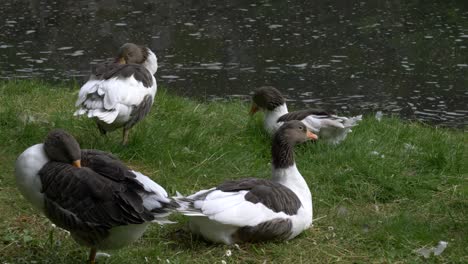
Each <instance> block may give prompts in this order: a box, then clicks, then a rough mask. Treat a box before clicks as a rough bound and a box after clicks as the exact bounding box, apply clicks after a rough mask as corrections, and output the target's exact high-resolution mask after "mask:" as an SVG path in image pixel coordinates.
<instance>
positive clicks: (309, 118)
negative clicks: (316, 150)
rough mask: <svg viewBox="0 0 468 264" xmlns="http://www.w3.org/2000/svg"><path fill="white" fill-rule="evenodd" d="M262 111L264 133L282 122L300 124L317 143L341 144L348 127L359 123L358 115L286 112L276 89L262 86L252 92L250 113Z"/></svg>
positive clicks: (272, 131) (319, 110) (359, 116)
mask: <svg viewBox="0 0 468 264" xmlns="http://www.w3.org/2000/svg"><path fill="white" fill-rule="evenodd" d="M259 110H261V111H264V112H265V117H264V120H263V122H264V127H265V130H266V131H267V132H268V133H270V134H273V133H275V132H276V130H278V128H279V127H281V125H282V124H283V123H284V122H286V121H291V120H299V121H302V122H303V123H304V124H305V125H306V126H307V127H308V128H309V129H310V130H311V131H312V132H314V133H317V134H318V136H319V137H320V140H321V141H325V142H327V143H331V144H338V143H340V142H341V141H343V140H344V139H345V138H346V136H347V134H348V133H349V132H351V128H352V127H353V126H356V125H357V123H358V122H359V121H360V120H362V115H358V116H354V117H349V118H348V117H343V116H336V115H333V114H329V113H327V112H326V111H325V110H322V109H306V110H301V111H295V112H288V107H287V106H286V100H285V98H284V97H283V95H282V94H281V92H280V91H278V90H277V89H276V88H274V87H271V86H264V87H260V88H258V89H256V90H255V91H254V95H253V97H252V107H251V109H250V114H251V115H253V114H255V113H256V112H257V111H259Z"/></svg>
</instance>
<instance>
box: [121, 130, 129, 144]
mask: <svg viewBox="0 0 468 264" xmlns="http://www.w3.org/2000/svg"><path fill="white" fill-rule="evenodd" d="M129 132H130V128H125V127H124V129H123V139H122V145H124V146H126V145H127V143H128V133H129Z"/></svg>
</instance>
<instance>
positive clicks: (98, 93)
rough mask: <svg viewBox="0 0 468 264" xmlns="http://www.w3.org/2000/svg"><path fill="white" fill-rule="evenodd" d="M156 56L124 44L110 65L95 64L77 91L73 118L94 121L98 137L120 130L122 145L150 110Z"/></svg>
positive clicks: (154, 83)
mask: <svg viewBox="0 0 468 264" xmlns="http://www.w3.org/2000/svg"><path fill="white" fill-rule="evenodd" d="M157 69H158V60H157V58H156V55H155V54H154V53H153V52H152V51H151V50H150V49H149V48H147V47H143V46H138V45H136V44H133V43H126V44H124V45H123V46H122V47H121V48H120V50H119V53H118V56H117V59H115V60H114V61H112V60H111V61H106V62H104V63H101V64H98V65H97V66H96V67H95V69H93V70H92V74H91V76H90V78H89V80H88V81H87V82H86V83H85V84H84V85H83V86H82V87H81V89H80V92H79V93H78V99H77V101H76V104H75V105H76V107H78V110H76V111H75V113H74V115H75V116H80V115H87V117H88V118H92V119H94V120H95V121H96V124H97V127H98V129H99V131H100V132H101V134H106V133H107V132H110V131H113V130H116V129H118V128H123V139H122V144H123V145H126V144H127V143H128V136H129V131H130V129H131V128H132V127H133V126H134V125H135V124H136V123H137V122H139V121H140V120H142V119H143V118H144V117H145V116H146V115H147V114H148V113H149V112H150V110H151V106H152V105H153V102H154V96H155V95H156V90H157V84H156V79H155V78H154V76H153V75H154V74H155V73H156V71H157Z"/></svg>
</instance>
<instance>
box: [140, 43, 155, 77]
mask: <svg viewBox="0 0 468 264" xmlns="http://www.w3.org/2000/svg"><path fill="white" fill-rule="evenodd" d="M143 66H144V67H145V68H146V69H148V71H149V72H151V74H152V75H154V74H155V73H156V71H157V70H158V58H156V55H155V54H154V53H153V52H152V51H151V50H150V49H148V58H147V59H146V61H145V62H143Z"/></svg>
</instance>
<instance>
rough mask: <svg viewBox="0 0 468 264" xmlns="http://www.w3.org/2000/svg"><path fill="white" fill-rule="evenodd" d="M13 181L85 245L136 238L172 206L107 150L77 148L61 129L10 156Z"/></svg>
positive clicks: (114, 245) (103, 245) (105, 246)
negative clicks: (12, 158) (14, 155)
mask: <svg viewBox="0 0 468 264" xmlns="http://www.w3.org/2000/svg"><path fill="white" fill-rule="evenodd" d="M15 175H16V184H17V187H18V189H19V190H20V192H21V193H22V194H23V196H24V197H25V198H26V200H28V201H29V202H30V203H31V204H32V205H33V206H34V207H35V208H37V209H39V210H40V211H42V212H43V213H44V214H45V215H46V216H47V217H48V218H49V219H50V220H51V221H52V222H53V223H54V224H56V225H57V226H59V227H61V228H63V229H66V230H68V231H69V232H70V233H71V235H72V237H73V238H74V239H75V241H76V242H77V243H78V244H80V245H84V246H87V247H90V248H91V253H90V257H89V259H90V261H91V263H94V258H95V255H96V250H97V249H117V248H121V247H123V246H125V245H128V244H129V243H131V242H133V241H135V240H137V239H138V238H139V237H141V235H142V234H143V232H144V231H145V230H146V228H147V227H148V225H149V223H150V222H158V223H160V224H164V223H169V222H170V221H168V220H167V218H166V217H167V216H168V215H169V214H170V212H171V211H172V210H173V209H174V207H176V206H177V204H175V202H173V201H171V200H170V199H169V198H168V196H167V193H166V191H165V190H164V189H163V188H162V187H161V186H159V185H158V184H157V183H155V182H154V181H152V180H151V179H150V178H148V177H147V176H145V175H143V174H141V173H140V172H136V171H132V170H130V169H129V168H128V167H126V166H125V165H124V164H123V163H122V162H121V161H120V160H118V159H117V158H116V157H114V156H113V155H111V154H109V153H106V152H103V151H99V150H92V149H88V150H86V149H83V150H80V146H79V144H78V142H77V141H76V140H75V138H73V136H71V135H70V134H68V133H67V132H65V131H63V130H53V131H51V132H50V133H49V134H48V135H47V137H46V139H45V141H44V143H43V144H37V145H34V146H31V147H29V148H28V149H26V150H25V151H24V152H23V153H22V154H21V155H20V156H19V157H18V159H17V160H16V164H15Z"/></svg>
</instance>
